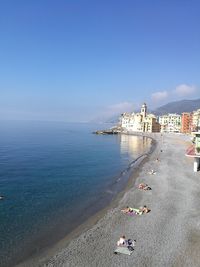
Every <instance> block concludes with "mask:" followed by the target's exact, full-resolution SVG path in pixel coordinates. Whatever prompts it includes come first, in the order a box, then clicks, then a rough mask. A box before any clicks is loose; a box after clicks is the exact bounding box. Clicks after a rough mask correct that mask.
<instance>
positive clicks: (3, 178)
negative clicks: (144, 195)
mask: <svg viewBox="0 0 200 267" xmlns="http://www.w3.org/2000/svg"><path fill="white" fill-rule="evenodd" d="M105 127H108V125H107V126H105V125H104V126H103V125H91V124H72V123H71V124H67V123H58V122H57V123H53V122H5V121H1V126H0V195H4V196H5V200H3V201H0V266H9V265H13V263H16V262H17V261H19V260H22V259H23V258H24V257H27V256H29V255H32V254H34V253H36V252H38V251H40V250H41V249H42V248H44V247H45V246H47V245H49V244H52V243H53V242H56V241H57V240H59V239H60V238H62V237H63V236H64V235H66V234H67V233H69V232H70V231H71V230H72V229H74V228H75V227H76V226H78V225H79V224H81V223H82V222H83V221H84V220H85V219H87V218H88V217H89V216H91V215H92V214H94V213H95V212H97V211H98V210H100V209H101V208H103V207H105V205H106V204H108V203H109V202H110V201H111V200H112V199H113V197H114V196H115V195H116V193H117V192H119V191H120V190H121V189H122V188H123V187H124V186H125V184H126V183H127V179H128V175H126V174H127V171H124V170H126V169H127V167H128V166H129V165H130V163H131V162H133V161H134V160H135V159H136V158H137V157H138V156H140V155H141V154H143V153H145V152H146V151H147V150H149V148H150V146H151V140H150V139H147V138H144V137H136V136H126V135H122V136H116V135H114V136H113V135H112V136H110V135H94V134H92V133H91V132H92V131H94V130H96V129H100V128H105Z"/></svg>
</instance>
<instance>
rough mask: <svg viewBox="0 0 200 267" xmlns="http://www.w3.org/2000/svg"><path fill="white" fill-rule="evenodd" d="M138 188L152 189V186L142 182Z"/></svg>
mask: <svg viewBox="0 0 200 267" xmlns="http://www.w3.org/2000/svg"><path fill="white" fill-rule="evenodd" d="M138 189H142V190H151V187H150V186H148V184H145V183H141V184H139V185H138Z"/></svg>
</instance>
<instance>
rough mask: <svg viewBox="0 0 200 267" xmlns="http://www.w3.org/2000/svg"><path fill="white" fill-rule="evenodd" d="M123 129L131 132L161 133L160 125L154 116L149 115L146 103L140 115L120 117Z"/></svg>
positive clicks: (127, 114)
mask: <svg viewBox="0 0 200 267" xmlns="http://www.w3.org/2000/svg"><path fill="white" fill-rule="evenodd" d="M120 124H121V127H122V128H123V129H124V130H126V131H130V132H160V124H159V123H158V122H157V119H156V117H155V116H154V115H153V114H147V105H146V104H145V103H144V104H143V105H142V107H141V111H140V113H134V112H133V113H123V114H122V115H121V117H120Z"/></svg>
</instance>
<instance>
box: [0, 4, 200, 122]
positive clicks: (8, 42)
mask: <svg viewBox="0 0 200 267" xmlns="http://www.w3.org/2000/svg"><path fill="white" fill-rule="evenodd" d="M199 10H200V2H199V1H193V0H188V1H186V0H166V1H165V0H163V1H160V0H157V1H156V0H155V1H154V0H151V1H150V0H127V1H126V0H125V1H124V0H123V1H122V0H121V1H119V0H110V1H109V0H98V1H95V0H91V1H87V0H79V1H75V0H71V1H67V0H65V1H64V0H54V1H52V0H28V1H27V0H17V1H16V0H13V1H10V0H1V3H0V93H1V94H0V119H40V120H65V121H87V120H91V119H93V118H96V117H109V116H111V115H113V114H115V113H118V112H122V111H123V110H124V111H126V110H130V109H134V108H136V107H138V105H140V104H141V103H142V102H143V101H146V102H147V104H148V105H149V106H150V107H151V108H154V107H156V106H159V105H161V104H163V103H167V102H170V101H171V100H178V99H195V98H199V97H200V91H199V87H200V75H199V73H200V72H199V71H200V16H199Z"/></svg>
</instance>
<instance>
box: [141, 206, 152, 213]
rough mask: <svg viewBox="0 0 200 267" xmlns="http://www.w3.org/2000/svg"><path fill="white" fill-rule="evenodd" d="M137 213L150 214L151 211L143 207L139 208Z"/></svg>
mask: <svg viewBox="0 0 200 267" xmlns="http://www.w3.org/2000/svg"><path fill="white" fill-rule="evenodd" d="M139 211H140V212H142V213H148V212H150V211H151V210H150V209H148V208H147V206H146V205H144V206H143V207H140V208H139Z"/></svg>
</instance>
